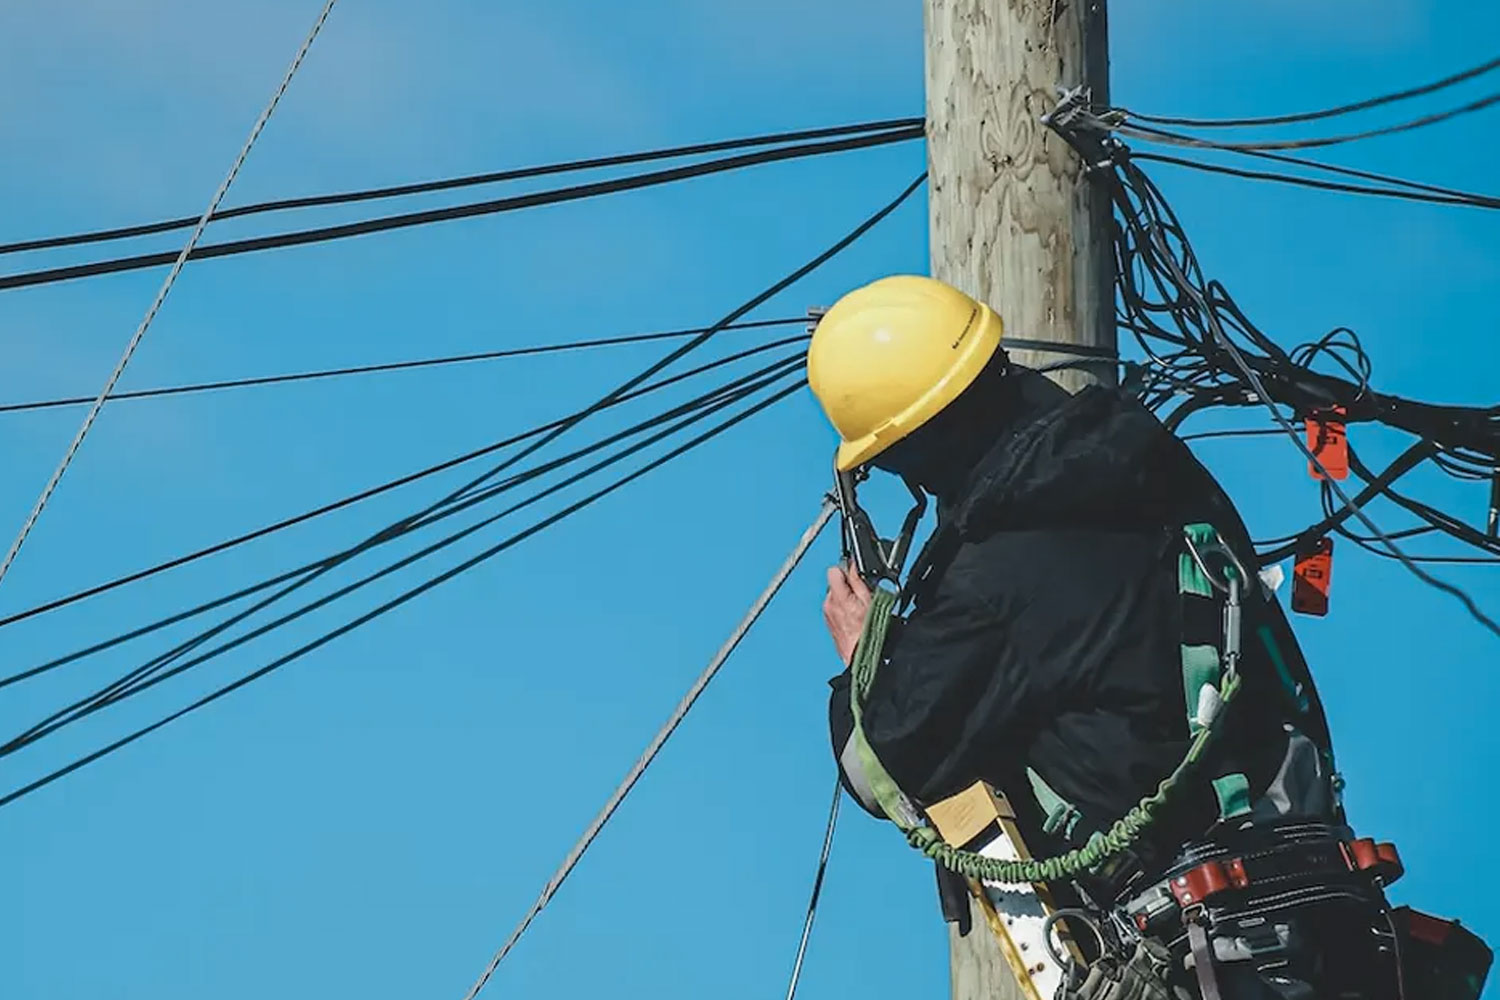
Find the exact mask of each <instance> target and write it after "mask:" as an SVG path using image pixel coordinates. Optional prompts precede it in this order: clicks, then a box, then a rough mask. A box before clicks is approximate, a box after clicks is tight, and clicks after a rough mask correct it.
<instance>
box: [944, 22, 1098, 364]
mask: <svg viewBox="0 0 1500 1000" xmlns="http://www.w3.org/2000/svg"><path fill="white" fill-rule="evenodd" d="M925 22H926V31H927V131H928V143H927V150H928V153H927V155H928V168H929V171H930V175H929V181H928V191H929V204H930V211H931V248H932V249H931V256H932V261H931V263H932V275H933V277H935V278H940V279H942V280H944V281H947V282H949V283H950V284H953V285H956V286H957V287H959V288H961V289H963V290H964V291H965V292H968V293H969V294H970V295H973V296H975V297H977V298H980V299H983V300H984V301H986V302H988V303H989V304H990V305H991V306H992V307H993V308H994V309H995V311H996V312H997V313H999V315H1000V317H1001V318H1002V319H1003V320H1004V323H1005V332H1006V333H1007V334H1008V335H1010V336H1014V337H1025V338H1028V339H1036V340H1049V341H1060V342H1064V343H1084V344H1092V345H1108V346H1113V345H1114V342H1115V333H1114V316H1113V313H1114V310H1113V281H1112V269H1113V263H1112V260H1111V254H1110V248H1109V239H1108V234H1109V205H1108V200H1107V198H1106V197H1105V193H1104V192H1103V191H1102V190H1101V189H1100V188H1099V186H1098V185H1095V184H1092V183H1089V182H1088V181H1087V180H1086V179H1085V178H1084V177H1083V176H1082V164H1081V163H1080V162H1079V161H1078V158H1077V157H1076V156H1075V155H1074V154H1073V152H1072V151H1071V150H1070V149H1069V148H1068V147H1067V145H1066V144H1065V143H1064V142H1063V141H1062V140H1061V139H1059V138H1058V137H1057V136H1055V135H1053V134H1052V133H1051V132H1050V131H1049V130H1048V129H1047V127H1046V126H1045V125H1043V124H1042V123H1041V121H1040V117H1041V116H1042V115H1043V114H1045V113H1046V112H1047V111H1048V110H1050V109H1051V108H1052V107H1053V105H1054V104H1055V103H1056V101H1057V96H1058V88H1059V87H1072V86H1076V85H1078V84H1081V83H1087V85H1088V86H1090V87H1091V88H1092V90H1093V95H1094V100H1095V101H1096V102H1101V103H1102V102H1107V101H1108V99H1109V85H1108V79H1109V50H1108V41H1107V28H1106V14H1105V7H1104V2H1103V0H925ZM1012 354H1013V357H1015V359H1016V361H1018V362H1019V363H1021V364H1025V365H1033V366H1035V365H1041V364H1046V363H1048V362H1052V361H1059V360H1063V359H1064V358H1065V355H1061V354H1053V353H1050V352H1047V353H1042V352H1030V351H1016V352H1012ZM1090 371H1091V373H1093V374H1098V375H1102V376H1103V377H1104V378H1105V379H1110V378H1112V377H1113V373H1112V371H1111V370H1110V369H1108V368H1095V369H1091V370H1090ZM1091 378H1092V374H1084V373H1075V372H1068V373H1065V375H1064V377H1062V378H1060V379H1059V381H1061V382H1062V383H1063V384H1064V385H1066V386H1068V387H1069V388H1073V389H1076V388H1078V387H1079V386H1081V385H1083V384H1086V383H1087V382H1088V381H1090V380H1091Z"/></svg>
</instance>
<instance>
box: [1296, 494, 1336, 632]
mask: <svg viewBox="0 0 1500 1000" xmlns="http://www.w3.org/2000/svg"><path fill="white" fill-rule="evenodd" d="M1330 471H1332V470H1330ZM1332 583H1333V539H1332V538H1329V537H1328V536H1327V535H1325V536H1323V537H1322V538H1319V539H1317V540H1316V541H1313V542H1311V543H1308V542H1303V543H1300V544H1299V545H1298V546H1297V561H1296V564H1295V565H1294V567H1293V569H1292V610H1293V611H1295V612H1297V613H1298V614H1303V615H1317V616H1319V617H1322V616H1323V615H1326V614H1328V590H1329V587H1330V586H1331V585H1332Z"/></svg>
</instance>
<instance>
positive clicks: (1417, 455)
mask: <svg viewBox="0 0 1500 1000" xmlns="http://www.w3.org/2000/svg"><path fill="white" fill-rule="evenodd" d="M1432 451H1433V445H1432V442H1430V441H1418V442H1417V443H1416V444H1414V445H1412V446H1411V447H1409V448H1407V449H1406V450H1405V451H1404V452H1402V453H1401V454H1400V455H1399V456H1397V458H1396V459H1395V461H1393V462H1391V464H1390V465H1388V466H1386V468H1385V471H1383V472H1381V473H1380V474H1379V475H1378V476H1371V477H1370V479H1369V480H1368V481H1367V485H1366V486H1365V487H1364V488H1363V489H1362V490H1360V491H1359V493H1358V494H1356V495H1355V496H1354V498H1353V503H1352V504H1349V505H1345V506H1344V507H1343V508H1341V509H1339V510H1337V511H1335V512H1333V513H1332V514H1330V515H1329V516H1328V517H1325V518H1324V519H1323V520H1321V521H1319V522H1317V523H1316V524H1313V525H1310V526H1309V527H1307V528H1304V529H1303V530H1302V531H1299V532H1297V533H1296V534H1295V535H1292V536H1290V540H1289V541H1287V542H1286V543H1285V544H1283V545H1280V546H1278V547H1277V548H1275V549H1272V550H1271V551H1269V552H1261V553H1258V554H1257V556H1256V561H1257V562H1259V563H1260V565H1262V566H1269V565H1271V564H1272V563H1278V562H1281V560H1283V559H1286V558H1288V557H1289V556H1292V555H1294V554H1296V551H1297V547H1298V546H1299V545H1301V544H1303V543H1304V542H1306V541H1310V540H1312V539H1315V538H1321V537H1322V536H1323V535H1326V534H1328V532H1330V531H1332V530H1333V529H1334V528H1336V527H1338V526H1339V525H1341V524H1343V523H1344V522H1345V521H1347V520H1348V519H1349V518H1351V517H1353V516H1354V508H1355V507H1362V506H1364V505H1366V504H1369V503H1372V502H1374V501H1375V500H1377V499H1378V498H1379V497H1380V496H1381V495H1383V494H1384V493H1385V491H1386V490H1387V489H1389V488H1390V485H1391V484H1392V483H1394V482H1395V481H1396V480H1398V479H1400V478H1401V477H1402V476H1404V475H1406V474H1407V473H1408V472H1410V471H1411V470H1412V469H1414V468H1416V467H1417V466H1418V465H1420V464H1422V462H1424V461H1426V460H1427V458H1428V457H1429V456H1430V455H1431V454H1432Z"/></svg>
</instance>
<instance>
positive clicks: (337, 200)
mask: <svg viewBox="0 0 1500 1000" xmlns="http://www.w3.org/2000/svg"><path fill="white" fill-rule="evenodd" d="M921 125H922V119H921V118H891V119H886V120H884V121H869V122H855V123H852V124H848V125H834V126H828V127H824V128H812V129H801V130H797V131H790V132H775V133H771V134H767V135H755V136H746V137H743V138H738V139H722V140H718V141H715V142H699V143H693V144H692V145H686V146H670V147H667V148H665V149H651V150H644V151H641V152H635V153H619V154H615V155H613V156H595V157H589V158H587V159H581V160H567V161H564V162H560V163H546V164H542V165H540V166H531V167H516V168H513V169H510V170H495V171H490V172H488V173H481V174H467V175H464V176H461V177H446V178H442V179H440V180H432V181H418V182H416V183H411V184H395V185H390V186H386V187H376V188H366V189H364V190H360V191H340V192H335V193H331V194H320V195H308V196H305V197H300V198H278V199H276V200H274V201H262V202H256V203H254V204H251V205H240V206H238V207H235V208H226V209H221V210H219V211H217V212H215V213H214V214H213V217H212V219H211V220H210V221H213V222H220V221H222V220H225V219H238V218H243V217H245V216H250V215H261V214H264V213H266V212H280V211H285V210H287V209H301V208H319V207H327V206H330V205H348V204H352V203H355V202H363V201H374V200H379V199H385V198H397V197H405V196H409V195H416V194H432V193H434V192H438V191H453V190H457V189H461V188H467V187H475V186H480V185H486V184H498V183H502V182H506V181H517V180H526V179H529V178H535V177H545V176H549V175H553V174H565V173H576V172H579V171H584V170H596V169H600V168H603V167H624V166H630V165H632V164H637V163H648V162H651V161H653V160H674V159H679V158H681V157H685V156H699V155H703V154H707V153H723V152H728V151H730V150H735V149H750V148H753V147H756V146H773V145H777V144H779V143H786V142H804V141H807V140H810V139H829V138H833V137H835V136H843V135H856V134H859V133H862V132H883V131H886V130H889V129H896V128H911V127H914V126H915V127H920V126H921ZM196 221H197V217H196V216H194V217H184V218H178V219H167V220H164V221H160V222H148V223H142V224H140V225H134V226H120V227H116V228H113V229H100V230H94V231H92V232H86V233H73V234H70V235H66V236H48V237H43V238H40V239H33V240H20V241H17V242H14V243H3V244H0V254H9V253H22V252H25V251H31V250H47V249H53V248H57V247H70V246H80V245H83V244H87V243H100V242H105V241H109V240H120V239H130V238H134V237H138V236H150V235H152V234H155V233H165V232H171V231H172V230H175V229H186V228H187V227H188V226H191V225H192V224H193V223H194V222H196Z"/></svg>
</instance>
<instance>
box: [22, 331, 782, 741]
mask: <svg viewBox="0 0 1500 1000" xmlns="http://www.w3.org/2000/svg"><path fill="white" fill-rule="evenodd" d="M800 367H801V358H800V357H794V358H791V359H788V361H787V362H783V363H781V364H779V365H776V366H771V368H773V369H775V370H771V369H768V371H769V374H766V375H765V376H763V377H761V378H759V379H757V380H756V381H754V382H751V383H749V384H747V385H744V386H742V387H740V388H738V389H737V390H736V391H735V392H734V393H732V394H730V395H729V396H727V397H725V398H724V399H722V400H711V401H710V405H697V406H694V407H691V408H688V407H684V408H682V409H685V410H687V413H688V415H687V416H686V417H683V418H682V419H680V420H678V421H676V422H675V423H672V424H671V425H670V426H667V427H665V428H663V429H661V430H658V431H657V432H656V433H654V434H651V435H649V436H648V437H646V438H644V439H642V440H640V441H637V442H635V443H633V444H631V445H629V446H627V447H625V448H623V449H620V450H619V451H617V452H615V453H614V454H612V455H610V456H608V457H606V458H604V459H601V460H600V461H598V462H596V463H594V464H593V465H590V466H588V467H587V468H585V469H583V470H581V471H579V472H576V473H574V474H572V475H570V476H568V477H566V478H564V479H562V480H560V481H559V482H557V483H554V484H552V485H550V486H548V487H546V488H545V489H542V490H540V491H538V492H536V493H534V494H532V495H530V496H528V497H527V498H525V499H523V500H521V501H518V502H517V503H515V504H513V505H511V506H509V507H506V508H505V509H503V510H501V511H499V512H497V513H494V514H491V515H488V516H486V517H484V518H483V519H481V520H479V521H477V522H475V523H473V524H470V525H468V526H466V527H464V528H462V529H460V530H458V531H456V532H454V533H451V534H449V535H448V536H446V537H444V538H442V539H440V540H438V541H437V542H434V543H432V544H430V545H428V546H426V547H425V548H423V549H421V550H419V551H417V552H415V553H412V554H410V555H407V556H405V557H403V558H401V559H398V560H396V561H395V562H393V563H391V564H389V565H387V566H386V567H384V568H382V569H380V570H378V571H375V572H373V573H370V574H368V575H366V576H364V577H363V578H361V579H359V580H357V581H355V582H353V583H349V584H346V585H344V586H343V587H340V588H338V589H337V590H335V591H333V592H331V593H329V594H327V595H324V596H323V597H320V598H318V599H316V600H314V601H311V602H309V603H308V604H305V605H303V606H302V607H301V608H298V609H296V610H294V611H291V612H288V613H286V614H284V615H283V616H281V617H280V618H277V619H275V620H273V621H271V622H268V623H265V624H263V625H261V626H259V627H257V628H255V629H253V630H252V631H250V632H248V633H245V634H243V635H241V636H238V637H236V638H234V639H232V640H228V641H226V642H224V643H221V644H220V645H218V646H216V647H214V648H213V649H210V650H208V651H207V652H205V653H202V654H200V655H199V656H197V657H194V658H193V659H191V660H187V661H185V662H183V663H180V664H178V665H177V666H175V667H171V668H170V669H167V668H168V667H169V666H170V665H171V663H172V662H173V661H174V660H175V659H177V658H178V657H180V656H182V655H185V654H186V653H188V652H191V651H192V650H193V649H196V648H198V647H199V646H201V645H203V644H204V643H206V642H208V641H209V640H210V639H213V638H215V637H217V636H219V635H221V634H223V633H224V632H225V631H227V630H228V629H229V628H231V627H232V626H233V625H235V624H238V623H239V622H240V621H243V620H245V619H246V618H248V617H249V616H250V615H252V614H254V613H255V612H257V611H259V610H262V609H264V608H265V607H267V606H269V605H270V604H272V603H274V601H276V600H277V599H279V598H280V597H283V596H286V595H287V594H288V593H290V592H291V591H293V590H295V589H297V588H299V587H301V586H303V585H304V583H305V582H307V581H299V582H297V583H295V584H293V585H292V586H291V587H288V588H286V589H284V590H283V591H282V592H281V593H279V594H277V595H274V596H273V597H271V598H267V599H265V600H264V601H262V602H260V603H259V604H258V605H256V606H255V607H253V608H250V609H248V610H246V611H244V612H241V613H239V614H237V615H235V616H233V617H232V618H231V619H229V620H227V621H226V622H222V623H220V624H218V625H216V626H214V627H212V628H210V629H208V630H207V631H205V632H203V633H201V634H199V635H198V636H196V637H194V638H193V639H190V640H188V641H187V642H185V643H183V644H180V645H179V646H178V647H177V648H176V649H174V650H172V651H169V653H167V654H164V655H162V656H158V657H155V658H153V659H152V660H150V661H148V662H147V663H145V664H143V665H142V666H140V667H137V668H134V669H133V670H131V671H129V672H127V673H126V674H125V675H124V676H122V677H121V678H118V679H116V680H115V681H113V682H111V683H110V684H109V685H106V686H105V688H103V689H102V690H101V691H99V692H96V693H95V694H94V695H90V696H88V697H86V698H84V699H81V700H79V701H77V702H74V703H72V704H71V705H69V706H66V707H65V708H63V709H61V710H59V711H57V712H54V713H53V714H52V715H50V716H48V717H47V718H45V719H43V720H41V721H40V722H38V723H36V724H35V725H33V726H32V727H30V728H29V729H27V730H25V731H24V732H23V733H21V734H20V735H19V736H17V737H15V738H13V739H11V740H9V741H7V742H6V743H5V744H4V745H3V746H0V756H6V755H8V754H10V753H13V752H15V751H17V750H19V749H21V748H23V747H25V746H28V745H30V744H32V743H34V742H36V741H37V740H39V739H42V738H44V737H45V736H47V735H50V734H51V733H53V732H56V731H57V730H59V729H62V728H64V727H66V726H67V725H70V724H72V723H74V722H77V721H79V720H81V719H83V718H86V717H87V716H88V715H90V714H92V713H93V712H95V711H98V710H100V709H102V708H105V707H108V706H109V705H112V704H116V703H118V702H120V701H123V700H124V699H125V698H128V697H131V696H133V695H135V694H139V693H141V692H142V691H145V690H147V689H149V688H151V687H153V686H155V685H156V684H158V683H161V682H162V681H165V680H168V679H170V678H172V677H175V676H177V675H179V674H181V673H183V672H185V671H187V670H190V669H192V668H194V667H196V666H200V665H201V664H203V663H205V662H208V661H209V660H212V659H214V658H216V657H218V656H220V655H222V654H224V653H227V652H229V651H231V650H233V649H236V648H238V647H239V646H242V645H244V644H245V643H248V642H250V641H252V640H254V639H256V638H259V637H260V636H262V635H265V634H267V633H269V632H271V631H273V630H275V629H277V628H281V627H282V626H285V625H287V624H290V623H291V622H293V621H296V620H297V619H299V618H302V617H304V616H305V615H308V614H311V613H312V612H314V611H317V610H319V609H320V608H323V607H325V606H327V605H328V604H331V603H333V602H334V601H336V600H338V599H340V598H342V597H346V596H348V595H349V594H351V593H353V592H355V591H357V590H359V589H361V588H363V587H365V586H367V585H368V584H371V583H374V582H376V581H378V580H381V579H384V578H385V577H387V576H389V575H390V574H392V573H395V572H397V571H399V570H401V569H404V568H405V567H407V566H409V565H412V564H413V563H415V562H418V561H420V560H421V559H424V558H426V557H427V556H429V555H432V554H434V553H436V552H439V551H441V550H443V549H445V548H447V547H449V546H451V545H453V544H456V543H457V542H459V541H461V540H463V539H464V538H467V537H469V536H470V535H472V534H474V533H475V532H478V531H480V530H482V529H483V528H485V527H488V526H489V525H491V524H493V523H495V522H496V521H499V520H501V519H502V518H504V517H507V516H509V515H510V514H513V513H516V512H518V511H520V510H524V509H525V508H527V507H529V506H532V505H533V504H536V503H539V502H540V501H542V500H544V499H546V498H547V497H549V496H552V495H554V494H556V493H558V492H561V491H562V490H564V489H566V488H568V487H569V486H572V485H575V484H577V483H579V482H581V481H582V480H584V479H586V478H587V477H589V476H592V475H594V474H595V473H597V472H599V471H602V470H604V469H606V468H609V467H610V466H613V465H615V464H617V463H619V462H621V461H624V460H625V459H626V458H629V457H630V456H632V455H635V454H637V453H639V452H641V451H643V450H645V449H646V448H649V447H650V446H651V445H653V444H656V443H658V442H660V441H662V440H665V439H666V438H668V437H671V436H673V435H675V434H677V433H679V432H680V431H682V430H685V429H687V428H688V427H690V426H691V425H693V424H695V423H697V422H699V421H701V420H704V419H707V418H708V417H710V416H713V415H715V414H717V413H720V412H722V411H723V410H725V409H727V408H728V407H729V406H731V405H733V404H734V403H736V402H739V401H740V400H742V399H745V398H748V397H749V396H751V395H753V394H755V393H756V392H759V391H760V390H762V389H764V388H767V387H769V386H771V385H773V384H774V383H776V382H778V381H780V380H782V379H784V378H785V377H787V376H788V375H792V374H795V373H796V372H797V371H798V370H799V369H800ZM799 384H800V383H799ZM675 415H680V414H673V416H675ZM664 422H665V419H664V418H663V417H656V418H652V419H651V420H649V421H646V422H643V423H642V424H639V425H637V426H636V427H633V428H630V429H628V430H626V431H622V432H620V433H618V434H615V435H612V436H611V437H609V438H606V439H605V440H604V441H602V442H599V443H598V444H597V445H595V446H592V447H590V448H587V449H584V450H582V451H580V452H577V453H575V454H573V455H569V456H565V457H563V458H560V459H555V460H553V461H551V462H548V463H545V464H544V465H543V466H540V467H538V468H536V469H533V470H528V471H527V472H526V473H522V474H520V475H518V476H515V477H512V478H511V479H508V480H506V481H505V482H503V483H501V484H498V485H497V486H494V487H491V488H490V489H489V490H487V491H486V493H485V494H484V495H480V496H475V497H472V498H470V499H468V500H466V501H464V502H463V503H461V504H458V505H455V506H454V507H452V508H449V509H447V510H444V511H442V512H441V513H439V514H436V515H434V516H433V517H432V518H431V519H430V520H428V521H427V522H425V523H424V525H425V524H431V523H435V522H436V521H438V520H441V519H444V518H447V517H451V516H453V515H455V514H458V513H460V512H462V511H463V510H466V509H468V508H469V507H472V506H475V505H477V504H479V503H482V502H483V501H484V500H487V499H490V498H491V497H493V496H498V495H499V494H501V493H503V492H506V491H508V490H510V489H512V488H515V487H517V486H520V485H524V484H525V483H527V482H531V481H533V480H535V479H537V478H540V477H541V476H542V475H544V474H546V473H547V472H550V471H553V470H554V469H556V468H559V467H561V466H562V465H565V464H568V463H570V462H572V461H574V460H576V459H577V458H580V457H583V456H585V455H587V454H592V453H593V452H595V451H599V450H602V448H603V447H606V446H608V445H610V444H614V443H617V442H619V441H621V440H624V439H626V438H628V437H631V436H634V435H635V434H637V433H640V432H641V431H643V430H647V429H651V428H654V427H657V426H659V425H660V424H662V423H664ZM413 530H415V529H413Z"/></svg>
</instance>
